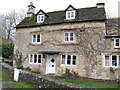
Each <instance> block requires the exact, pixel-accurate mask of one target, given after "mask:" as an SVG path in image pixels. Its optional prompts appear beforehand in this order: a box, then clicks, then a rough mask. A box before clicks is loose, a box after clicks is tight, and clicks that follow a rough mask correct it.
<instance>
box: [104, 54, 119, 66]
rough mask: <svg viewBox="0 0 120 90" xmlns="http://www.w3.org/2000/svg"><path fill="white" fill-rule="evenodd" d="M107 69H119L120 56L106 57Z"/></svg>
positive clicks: (105, 64)
mask: <svg viewBox="0 0 120 90" xmlns="http://www.w3.org/2000/svg"><path fill="white" fill-rule="evenodd" d="M104 66H105V67H118V66H120V55H104Z"/></svg>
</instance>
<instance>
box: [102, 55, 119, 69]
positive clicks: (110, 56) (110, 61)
mask: <svg viewBox="0 0 120 90" xmlns="http://www.w3.org/2000/svg"><path fill="white" fill-rule="evenodd" d="M105 56H106V55H103V57H104V67H113V68H118V67H119V66H120V65H119V64H120V63H119V59H120V55H107V56H109V58H110V60H109V63H110V65H109V66H105ZM112 56H117V66H112Z"/></svg>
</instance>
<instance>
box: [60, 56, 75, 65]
mask: <svg viewBox="0 0 120 90" xmlns="http://www.w3.org/2000/svg"><path fill="white" fill-rule="evenodd" d="M62 64H64V65H76V55H62Z"/></svg>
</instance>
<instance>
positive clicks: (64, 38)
mask: <svg viewBox="0 0 120 90" xmlns="http://www.w3.org/2000/svg"><path fill="white" fill-rule="evenodd" d="M65 33H68V41H65V38H66V36H65ZM70 33H73V41H71V40H70V38H71V36H70ZM74 39H75V35H74V32H64V42H74Z"/></svg>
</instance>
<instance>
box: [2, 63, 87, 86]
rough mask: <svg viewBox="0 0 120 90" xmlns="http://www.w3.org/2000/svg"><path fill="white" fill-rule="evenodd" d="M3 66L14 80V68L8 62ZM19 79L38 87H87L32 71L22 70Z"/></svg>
mask: <svg viewBox="0 0 120 90" xmlns="http://www.w3.org/2000/svg"><path fill="white" fill-rule="evenodd" d="M1 65H2V67H3V68H5V69H8V71H9V72H10V73H11V78H12V80H13V75H14V73H13V72H14V68H13V67H11V66H10V65H7V64H1ZM19 81H22V82H26V83H28V84H32V85H33V86H34V87H37V88H85V87H83V86H78V85H73V84H70V83H66V82H62V81H58V80H56V79H51V78H49V77H48V76H41V75H38V74H34V73H32V72H30V71H25V70H20V73H19Z"/></svg>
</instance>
